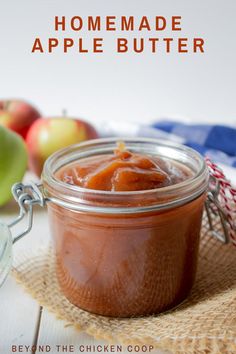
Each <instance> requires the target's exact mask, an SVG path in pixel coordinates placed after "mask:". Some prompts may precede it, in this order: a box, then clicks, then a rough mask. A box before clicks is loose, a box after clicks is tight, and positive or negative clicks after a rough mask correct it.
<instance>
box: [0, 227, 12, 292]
mask: <svg viewBox="0 0 236 354" xmlns="http://www.w3.org/2000/svg"><path fill="white" fill-rule="evenodd" d="M11 266H12V235H11V231H10V229H9V227H8V226H7V225H6V224H3V223H1V222H0V286H1V285H2V284H3V282H4V281H5V279H6V277H7V275H8V273H9V272H10V269H11Z"/></svg>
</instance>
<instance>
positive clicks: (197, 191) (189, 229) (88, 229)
mask: <svg viewBox="0 0 236 354" xmlns="http://www.w3.org/2000/svg"><path fill="white" fill-rule="evenodd" d="M122 141H123V143H120V144H117V139H98V140H93V141H89V142H86V143H82V144H78V145H73V146H71V147H69V148H66V149H63V150H60V151H59V152H57V153H55V154H53V155H52V156H51V157H50V158H49V159H48V160H47V162H46V164H45V166H44V171H43V176H42V180H43V188H44V194H45V195H46V197H47V196H48V198H50V201H51V202H50V203H48V212H49V221H50V226H51V232H52V236H53V240H54V245H55V253H56V268H57V276H58V281H59V284H60V287H61V290H62V292H63V293H64V295H65V296H66V297H67V298H68V299H69V301H70V302H71V303H73V304H74V305H76V306H78V307H80V308H81V309H84V310H87V311H90V312H93V313H96V314H100V315H105V316H113V317H131V316H144V315H151V314H157V313H160V312H162V311H166V310H168V309H170V308H172V307H174V306H176V305H178V304H179V303H180V302H182V301H183V300H184V299H185V298H186V297H187V295H188V294H189V292H190V290H191V287H192V285H193V282H194V279H195V274H196V269H197V259H198V248H199V235H200V228H201V220H202V213H203V207H204V201H205V197H206V190H207V187H208V178H209V176H208V169H207V167H206V165H205V162H204V159H203V158H202V157H201V156H200V155H199V154H198V153H197V152H196V151H194V150H192V149H190V148H187V147H184V146H182V145H179V144H175V143H171V142H166V141H161V140H153V139H145V138H143V139H142V138H137V139H122Z"/></svg>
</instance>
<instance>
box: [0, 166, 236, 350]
mask: <svg viewBox="0 0 236 354" xmlns="http://www.w3.org/2000/svg"><path fill="white" fill-rule="evenodd" d="M225 173H226V174H227V176H228V177H229V178H231V179H232V180H233V181H235V182H236V170H234V169H231V168H225ZM27 179H32V176H29V175H28V176H27ZM17 213H18V207H17V205H16V204H15V203H14V201H13V202H10V203H9V204H8V205H7V206H5V207H3V208H1V209H0V219H1V220H3V221H6V222H8V221H9V220H12V219H14V218H15V216H16V215H17ZM22 227H23V225H22V224H21V225H19V228H20V229H21V230H22ZM16 230H17V228H16ZM49 239H50V236H49V229H48V222H47V215H46V210H43V209H39V208H38V209H37V210H36V211H35V212H34V223H33V229H32V231H31V232H30V234H29V235H27V236H26V237H24V238H23V239H22V240H21V241H19V242H17V243H16V244H15V245H14V252H20V250H21V249H25V248H27V247H30V248H32V246H35V247H37V245H40V244H42V243H47V242H49ZM91 344H95V345H98V344H101V345H104V344H106V343H105V342H102V341H97V340H95V339H94V338H92V337H90V336H88V335H87V334H85V333H83V332H78V331H76V330H75V329H74V328H72V327H65V323H64V322H63V321H62V320H58V319H56V317H55V316H54V315H53V314H51V313H49V312H48V311H47V309H45V308H42V307H40V306H39V304H38V303H37V302H36V301H35V300H34V299H33V298H31V297H30V296H29V295H28V294H27V293H26V292H25V291H24V290H23V288H22V287H21V286H20V285H18V284H17V283H16V282H15V280H14V279H13V278H12V277H11V276H9V277H8V279H7V280H6V282H5V284H4V285H3V287H2V288H1V289H0V354H8V353H12V352H13V351H12V345H28V346H32V345H44V346H45V345H50V346H51V351H50V352H51V353H56V345H61V347H60V348H61V351H60V352H61V353H62V352H64V353H69V345H74V347H75V348H76V347H78V345H91ZM115 344H119V343H115ZM62 346H67V348H65V351H62ZM19 352H21V351H19V350H18V351H17V353H19ZM22 352H23V353H27V352H28V353H32V350H30V349H28V351H27V349H26V348H24V350H23V351H22ZM74 352H75V353H76V352H77V353H78V351H76V350H75V351H74ZM124 352H125V351H124ZM36 353H39V351H36ZM152 353H153V354H157V353H159V354H160V353H163V352H160V351H154V350H153V351H152ZM141 354H142V353H141Z"/></svg>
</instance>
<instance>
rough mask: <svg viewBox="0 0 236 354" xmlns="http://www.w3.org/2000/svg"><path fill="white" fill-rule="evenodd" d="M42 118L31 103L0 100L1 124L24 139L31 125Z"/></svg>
mask: <svg viewBox="0 0 236 354" xmlns="http://www.w3.org/2000/svg"><path fill="white" fill-rule="evenodd" d="M39 117H40V114H39V112H38V111H37V110H36V109H35V108H34V107H32V106H31V105H30V104H29V103H27V102H24V101H21V100H0V124H1V125H4V126H5V127H6V128H9V129H11V130H13V131H15V132H16V133H18V134H20V135H21V136H22V137H23V138H25V137H26V134H27V132H28V130H29V127H30V126H31V124H32V123H33V122H34V121H35V120H36V119H38V118H39Z"/></svg>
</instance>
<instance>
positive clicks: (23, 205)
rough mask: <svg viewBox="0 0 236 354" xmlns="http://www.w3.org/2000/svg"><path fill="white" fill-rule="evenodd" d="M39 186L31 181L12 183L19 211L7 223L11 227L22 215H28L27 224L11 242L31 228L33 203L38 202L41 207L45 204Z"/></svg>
mask: <svg viewBox="0 0 236 354" xmlns="http://www.w3.org/2000/svg"><path fill="white" fill-rule="evenodd" d="M41 187H42V185H41V184H35V183H33V182H31V183H29V184H23V183H16V184H14V185H13V187H12V194H13V196H14V198H15V200H16V202H17V203H18V205H19V207H20V213H19V215H18V217H17V218H16V219H15V220H13V221H12V222H11V223H9V224H8V227H9V228H11V227H13V226H15V225H16V224H18V223H19V222H20V221H21V220H22V219H23V218H24V217H26V216H27V217H28V224H27V227H26V229H25V230H24V231H23V232H20V233H19V234H17V235H16V236H13V238H12V242H13V243H15V242H16V241H18V240H19V239H21V238H22V237H23V236H25V235H26V234H27V233H28V232H29V231H30V230H31V229H32V224H33V206H34V205H35V204H38V205H40V206H41V207H44V206H45V199H44V197H43V194H42V192H41V190H40V188H41Z"/></svg>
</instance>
